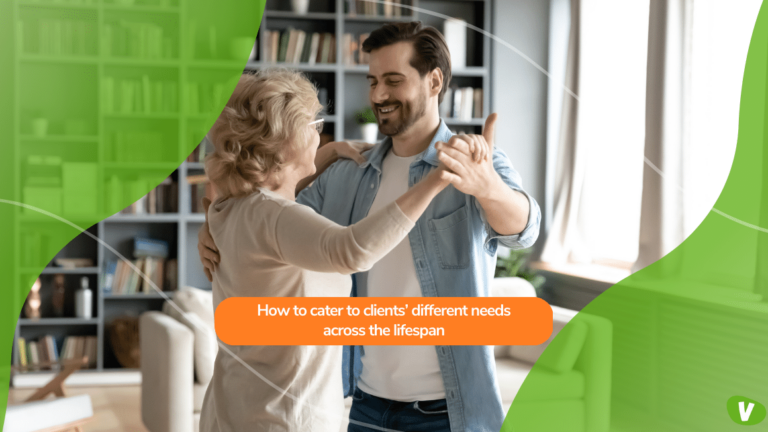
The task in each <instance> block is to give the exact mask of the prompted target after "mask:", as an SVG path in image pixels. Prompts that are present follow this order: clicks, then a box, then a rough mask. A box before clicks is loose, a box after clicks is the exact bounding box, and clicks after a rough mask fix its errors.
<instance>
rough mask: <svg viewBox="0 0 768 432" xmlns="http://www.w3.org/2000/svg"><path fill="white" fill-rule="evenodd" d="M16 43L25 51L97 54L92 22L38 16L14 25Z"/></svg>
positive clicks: (44, 53) (54, 53) (94, 30)
mask: <svg viewBox="0 0 768 432" xmlns="http://www.w3.org/2000/svg"><path fill="white" fill-rule="evenodd" d="M16 33H17V35H18V41H17V44H18V46H19V47H20V48H21V52H23V53H25V54H43V55H53V56H67V55H74V56H93V55H96V54H97V50H96V42H95V41H96V39H97V38H96V35H97V34H98V32H97V24H96V22H95V21H85V20H60V19H52V18H40V19H38V20H36V23H34V24H30V23H29V22H28V21H19V22H18V23H17V24H16Z"/></svg>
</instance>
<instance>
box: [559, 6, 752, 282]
mask: <svg viewBox="0 0 768 432" xmlns="http://www.w3.org/2000/svg"><path fill="white" fill-rule="evenodd" d="M760 4H761V0H740V1H738V2H733V1H729V0H696V1H695V2H694V1H692V0H688V2H687V7H688V8H689V15H688V17H689V19H690V20H691V21H690V25H689V26H688V34H687V36H686V37H687V47H686V49H687V53H686V54H687V56H688V59H689V61H688V63H687V65H686V68H687V69H686V70H687V75H686V76H687V80H688V84H687V85H688V90H687V91H688V93H687V103H686V104H685V105H684V106H685V107H686V108H685V109H684V113H683V115H684V119H685V122H686V126H685V131H686V132H685V134H686V135H685V136H686V138H685V139H684V142H681V143H679V145H680V146H683V147H682V152H683V161H684V162H683V167H682V170H683V173H682V174H683V175H682V177H683V184H682V185H680V186H681V187H683V189H684V193H683V194H682V195H683V196H682V200H683V214H684V216H683V217H684V221H683V230H684V233H683V234H684V236H686V237H687V236H688V235H690V234H691V233H692V232H693V230H694V229H695V228H696V227H697V226H698V225H699V224H700V223H701V221H702V220H703V219H704V217H706V215H707V214H708V213H709V211H710V209H711V208H712V206H713V204H714V202H715V201H716V199H717V197H718V196H719V194H720V191H721V190H722V188H723V185H724V184H725V181H726V179H727V176H728V173H729V171H730V167H731V163H732V161H733V156H734V152H735V148H736V138H737V131H738V111H739V99H740V92H741V83H742V76H743V73H744V64H745V60H746V55H747V50H748V48H749V41H750V37H751V34H752V30H753V27H754V23H755V19H756V18H757V13H758V11H759V8H760ZM649 11H650V10H649V1H648V0H640V1H632V2H616V1H611V0H584V1H582V10H581V34H580V37H581V43H580V49H581V51H580V57H579V62H580V69H579V92H578V93H579V98H580V101H579V106H578V116H577V118H578V126H577V137H576V141H577V142H578V145H580V146H584V148H585V154H586V157H585V159H586V161H585V162H584V163H585V165H584V166H585V173H586V174H585V176H584V187H583V195H582V202H581V205H582V207H581V211H580V213H579V224H580V227H581V229H582V233H583V240H582V242H583V243H584V244H582V245H579V247H575V248H574V252H573V253H571V259H572V261H576V262H584V263H602V264H605V263H609V265H613V266H619V267H629V265H630V264H631V263H632V262H634V261H635V260H636V259H637V254H638V236H639V227H640V213H641V202H642V186H643V169H644V167H643V164H644V146H645V97H646V65H647V53H648V51H647V46H648V24H649V23H648V17H649Z"/></svg>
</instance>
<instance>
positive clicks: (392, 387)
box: [358, 150, 445, 402]
mask: <svg viewBox="0 0 768 432" xmlns="http://www.w3.org/2000/svg"><path fill="white" fill-rule="evenodd" d="M415 159H416V156H411V157H399V156H396V155H395V154H394V153H393V152H392V151H391V150H390V151H389V153H387V155H386V156H385V157H384V162H383V164H382V170H381V185H380V186H379V191H378V193H377V194H376V198H375V199H374V200H373V204H372V205H371V210H370V211H369V214H372V213H374V212H376V211H377V210H379V209H381V208H383V207H386V206H387V205H389V204H390V203H392V202H393V201H395V200H396V199H397V198H399V197H400V196H401V195H402V194H404V193H405V192H407V191H408V170H409V167H410V165H411V162H413V161H414V160H415ZM368 296H369V297H421V296H422V294H421V286H420V285H419V280H418V277H417V276H416V267H415V265H414V263H413V252H412V251H411V244H410V242H409V241H408V237H406V238H405V239H403V241H401V242H400V243H399V244H398V245H397V246H395V248H394V249H392V251H391V252H389V253H388V254H387V255H386V256H384V258H382V259H381V260H380V261H379V262H377V263H376V264H374V266H373V268H371V269H370V270H369V271H368ZM364 350H365V353H364V355H363V358H362V362H363V372H362V374H361V375H360V380H359V381H358V386H359V387H360V389H361V390H363V391H364V392H366V393H369V394H372V395H374V396H378V397H382V398H386V399H391V400H397V401H404V402H411V401H417V400H422V401H424V400H433V399H443V398H445V386H444V385H443V377H442V375H441V374H440V364H439V363H438V361H437V352H436V351H435V347H434V346H432V345H429V346H365V347H364Z"/></svg>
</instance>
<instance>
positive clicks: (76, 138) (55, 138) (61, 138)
mask: <svg viewBox="0 0 768 432" xmlns="http://www.w3.org/2000/svg"><path fill="white" fill-rule="evenodd" d="M19 139H20V140H22V141H44V142H98V140H99V137H98V136H94V135H46V136H40V137H39V136H34V135H20V136H19Z"/></svg>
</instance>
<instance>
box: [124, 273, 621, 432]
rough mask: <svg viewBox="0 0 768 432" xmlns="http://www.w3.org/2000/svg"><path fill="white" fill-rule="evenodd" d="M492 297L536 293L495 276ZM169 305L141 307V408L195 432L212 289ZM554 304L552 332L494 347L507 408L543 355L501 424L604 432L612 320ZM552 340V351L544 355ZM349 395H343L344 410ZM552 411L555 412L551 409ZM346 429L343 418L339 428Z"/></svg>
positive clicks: (158, 431) (149, 419) (154, 431)
mask: <svg viewBox="0 0 768 432" xmlns="http://www.w3.org/2000/svg"><path fill="white" fill-rule="evenodd" d="M491 295H493V296H495V297H534V296H535V295H536V292H535V290H534V288H533V286H531V285H530V284H529V283H528V282H526V281H524V280H522V279H519V278H496V279H494V280H493V282H492V284H491ZM174 303H176V305H177V306H178V308H179V309H176V308H174V307H173V306H171V305H170V304H169V303H166V304H165V305H164V306H163V312H157V311H153V312H146V313H144V314H143V315H142V316H141V320H140V328H139V331H140V340H141V353H142V358H141V371H142V382H143V384H142V392H141V393H142V394H141V410H142V420H143V422H144V425H145V426H146V427H147V429H148V430H149V431H150V432H190V431H195V432H197V430H198V423H199V420H200V408H201V406H202V401H203V397H204V395H205V390H206V388H207V386H208V382H209V381H210V379H211V376H212V375H213V359H214V358H215V355H216V350H217V345H216V339H215V333H214V330H213V302H212V298H211V294H210V291H204V290H198V289H194V288H187V289H185V290H183V291H179V292H177V293H176V295H175V296H174ZM552 310H553V324H552V330H553V331H552V336H551V337H550V338H549V340H548V341H547V342H545V343H544V344H542V345H538V346H496V347H494V354H495V357H496V372H497V378H498V384H499V390H500V393H501V400H502V404H503V408H504V410H505V411H508V410H509V408H510V405H511V404H512V401H513V400H515V397H516V395H517V393H518V391H519V390H520V389H521V387H522V386H523V382H524V381H525V380H526V377H528V375H529V372H531V369H532V367H533V364H534V363H536V361H537V360H538V359H539V358H540V357H541V359H542V362H540V364H539V365H537V366H536V369H535V370H534V371H533V373H530V375H531V377H530V379H529V380H528V382H526V384H525V387H526V390H525V391H524V392H522V393H521V397H522V398H524V399H521V400H520V401H518V402H517V403H515V407H514V409H513V411H512V412H510V415H508V416H507V417H508V418H507V421H505V424H504V429H502V430H504V431H511V430H513V429H512V428H513V427H514V425H515V424H518V425H525V424H529V422H533V421H536V422H538V423H537V425H541V427H538V426H537V427H536V429H535V430H542V431H548V430H557V431H562V432H580V431H590V432H607V431H608V425H609V421H610V410H609V407H610V365H611V359H610V344H611V324H610V322H609V321H607V320H605V319H604V318H600V317H595V316H588V315H585V314H579V315H578V316H576V314H577V312H576V311H571V310H568V309H563V308H559V307H556V306H552ZM181 312H188V313H185V314H182V313H181ZM571 322H573V324H569V323H571ZM561 333H562V335H561V336H562V337H558V338H557V339H555V336H558V335H560V334H561ZM550 344H553V346H552V348H553V349H551V350H548V351H547V353H545V354H543V355H542V353H543V351H544V349H545V348H546V347H547V346H549V345H550ZM351 401H352V399H351V398H346V400H345V406H346V410H347V413H348V412H349V409H350V406H351ZM553 412H555V413H558V415H555V416H553V415H551V414H552V413H553ZM344 418H345V419H347V418H348V415H345V416H344ZM346 428H347V422H346V420H345V422H344V424H343V425H342V429H341V430H342V431H346ZM518 429H519V430H530V429H529V428H515V430H518Z"/></svg>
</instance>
